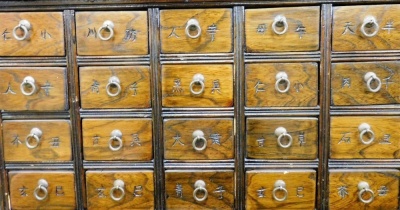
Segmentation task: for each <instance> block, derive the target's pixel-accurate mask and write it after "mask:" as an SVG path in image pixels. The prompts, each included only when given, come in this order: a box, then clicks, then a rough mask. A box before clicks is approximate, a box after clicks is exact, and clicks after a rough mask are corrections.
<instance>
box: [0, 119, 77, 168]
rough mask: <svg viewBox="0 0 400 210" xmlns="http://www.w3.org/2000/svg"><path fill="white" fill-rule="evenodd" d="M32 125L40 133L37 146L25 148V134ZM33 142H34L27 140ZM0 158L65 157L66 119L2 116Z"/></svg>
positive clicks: (68, 144) (68, 128) (68, 140)
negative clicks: (30, 118) (7, 117)
mask: <svg viewBox="0 0 400 210" xmlns="http://www.w3.org/2000/svg"><path fill="white" fill-rule="evenodd" d="M32 128H39V129H40V130H41V131H42V132H43V133H42V136H41V137H40V143H39V145H38V147H36V148H33V149H29V148H28V147H27V146H26V145H25V141H26V137H27V136H28V135H29V134H30V132H31V129H32ZM30 144H31V145H35V142H32V140H31V142H30ZM3 148H4V160H5V161H6V162H14V161H39V162H49V161H69V160H72V154H71V153H72V151H71V123H70V121H69V120H35V121H33V120H5V121H3Z"/></svg>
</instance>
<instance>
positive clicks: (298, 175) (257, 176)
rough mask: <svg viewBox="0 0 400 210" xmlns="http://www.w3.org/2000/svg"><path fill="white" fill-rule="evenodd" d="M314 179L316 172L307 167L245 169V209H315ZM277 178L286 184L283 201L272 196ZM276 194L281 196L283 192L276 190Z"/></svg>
mask: <svg viewBox="0 0 400 210" xmlns="http://www.w3.org/2000/svg"><path fill="white" fill-rule="evenodd" d="M316 179H317V173H316V172H315V171H314V170H308V169H304V170H254V171H247V172H246V209H310V210H312V209H315V193H316ZM277 180H282V181H284V182H285V184H286V186H285V188H286V190H287V191H288V193H287V198H286V200H284V201H276V200H275V199H274V198H273V197H272V196H273V195H272V191H273V190H274V188H275V186H274V184H275V182H276V181H277ZM260 189H261V190H265V191H263V192H264V193H262V191H260ZM263 196H264V197H263ZM276 196H278V198H282V197H283V196H284V193H282V192H280V191H277V192H276Z"/></svg>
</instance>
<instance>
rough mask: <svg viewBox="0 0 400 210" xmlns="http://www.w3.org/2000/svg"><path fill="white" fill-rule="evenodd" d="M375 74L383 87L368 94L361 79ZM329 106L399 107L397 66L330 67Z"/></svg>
mask: <svg viewBox="0 0 400 210" xmlns="http://www.w3.org/2000/svg"><path fill="white" fill-rule="evenodd" d="M367 72H374V73H375V74H376V76H377V77H378V78H379V79H380V80H381V83H382V86H381V88H380V90H379V91H378V92H376V93H373V92H370V91H369V90H368V87H367V83H366V82H365V81H364V75H365V74H366V73H367ZM331 81H332V88H331V91H332V99H331V100H332V101H331V103H332V105H335V106H342V105H379V104H399V103H400V62H363V63H334V64H332V76H331Z"/></svg>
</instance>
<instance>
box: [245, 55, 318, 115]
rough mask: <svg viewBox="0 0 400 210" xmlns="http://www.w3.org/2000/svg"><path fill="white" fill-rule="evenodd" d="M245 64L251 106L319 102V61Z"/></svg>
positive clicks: (247, 90) (247, 104)
mask: <svg viewBox="0 0 400 210" xmlns="http://www.w3.org/2000/svg"><path fill="white" fill-rule="evenodd" d="M245 68H246V106H247V107H267V106H291V107H300V106H301V107H315V106H317V104H318V65H317V64H316V63H263V64H259V63H257V64H247V65H246V67H245Z"/></svg>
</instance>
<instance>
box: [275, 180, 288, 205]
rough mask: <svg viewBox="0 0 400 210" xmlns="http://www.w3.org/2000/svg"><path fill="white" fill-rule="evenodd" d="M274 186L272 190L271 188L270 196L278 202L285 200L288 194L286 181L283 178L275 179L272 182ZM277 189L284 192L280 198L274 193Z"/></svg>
mask: <svg viewBox="0 0 400 210" xmlns="http://www.w3.org/2000/svg"><path fill="white" fill-rule="evenodd" d="M274 187H275V188H274V190H272V197H273V198H274V199H275V200H276V201H279V202H281V201H284V200H286V199H287V196H288V191H287V189H286V183H285V182H284V181H283V180H277V181H276V182H275V184H274ZM278 191H282V192H283V193H284V195H283V196H282V197H280V198H279V197H278V196H277V195H276V193H277V192H278Z"/></svg>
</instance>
